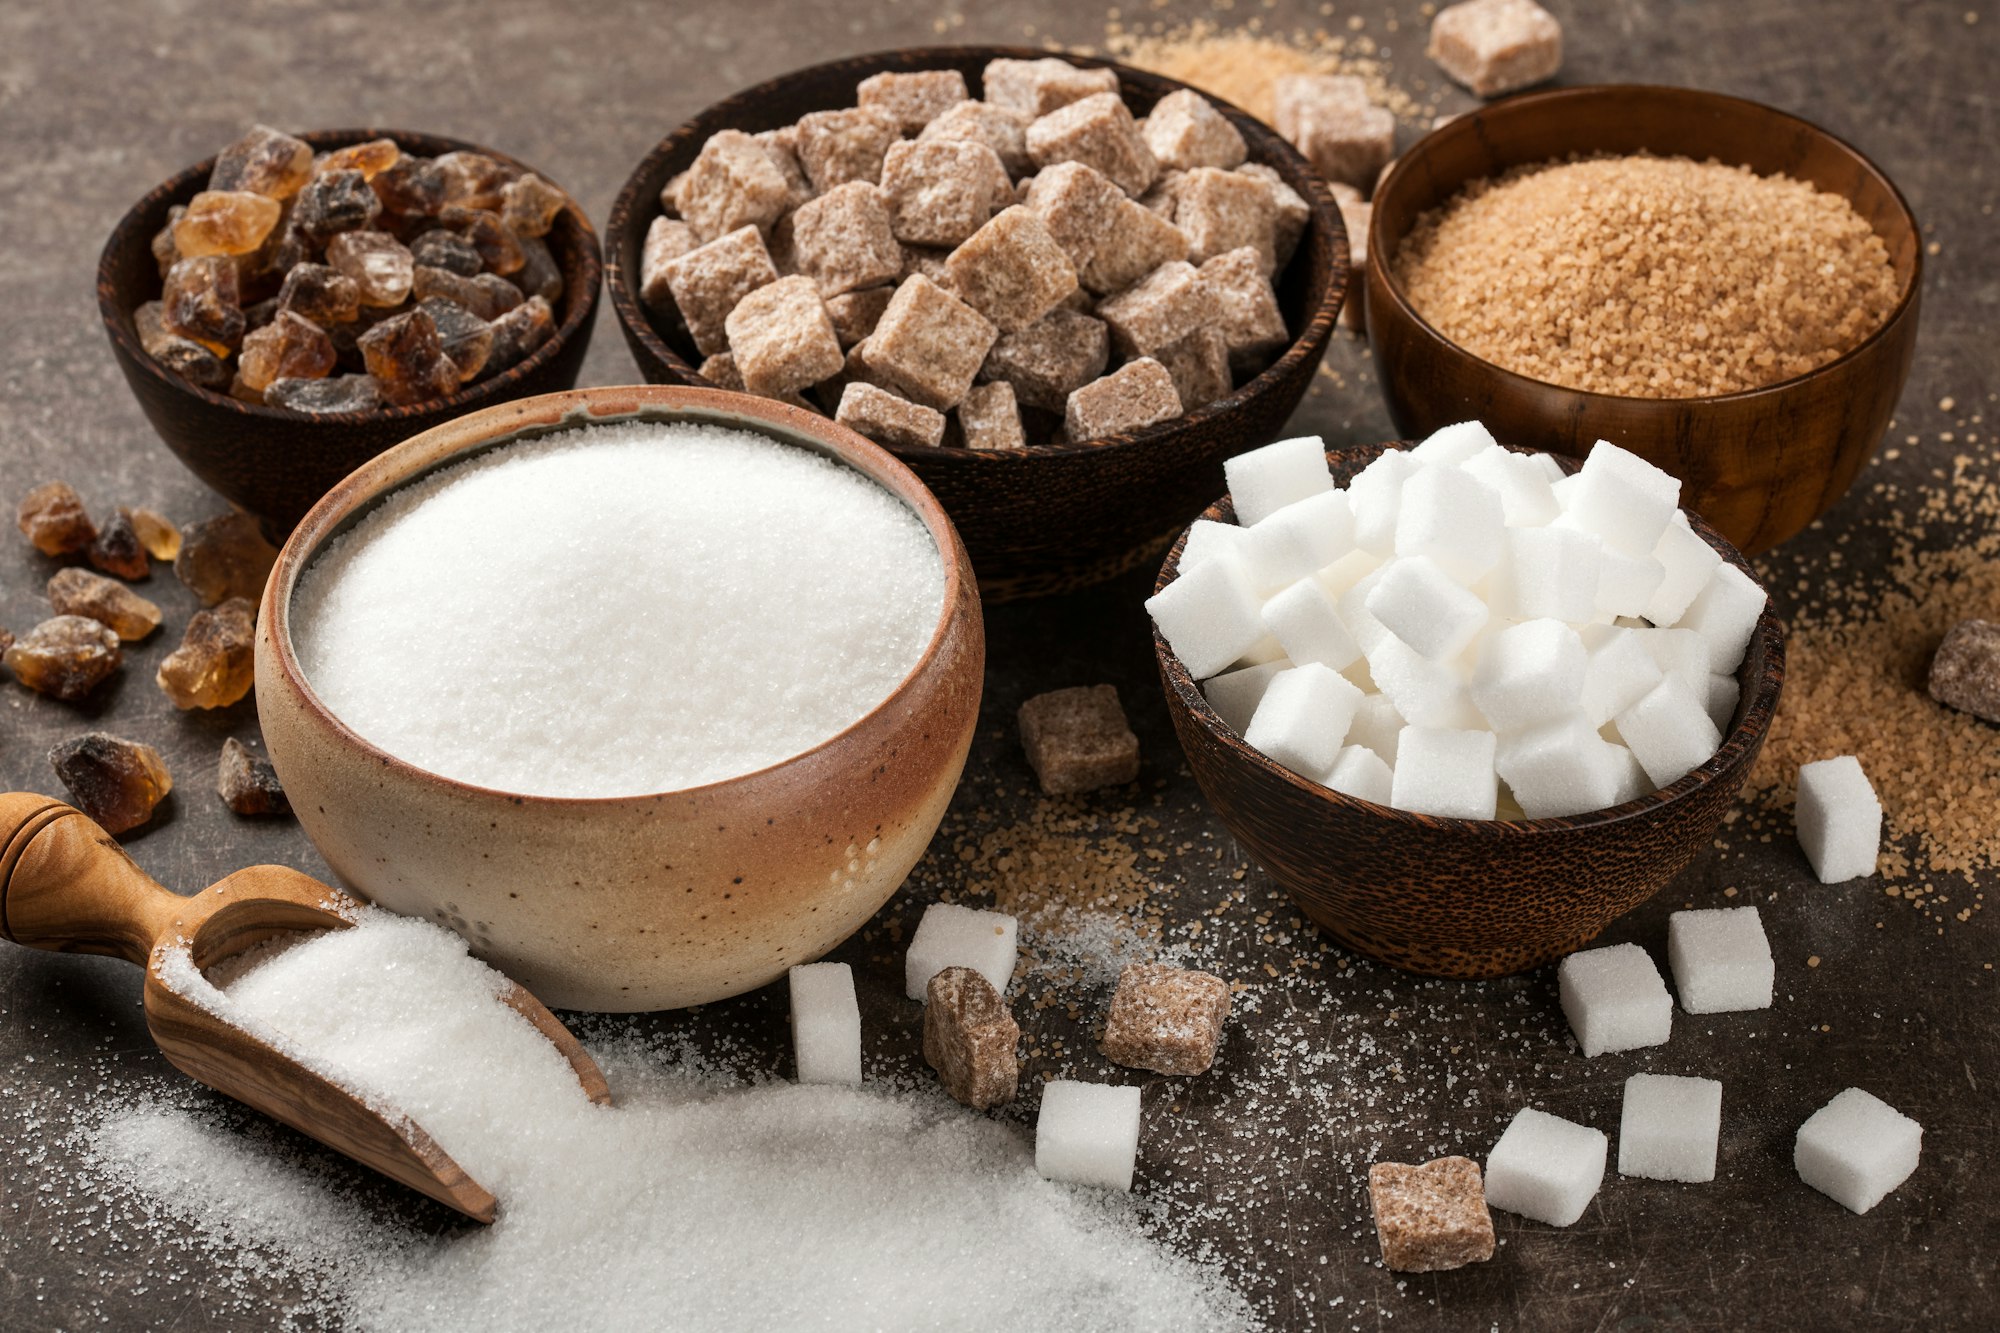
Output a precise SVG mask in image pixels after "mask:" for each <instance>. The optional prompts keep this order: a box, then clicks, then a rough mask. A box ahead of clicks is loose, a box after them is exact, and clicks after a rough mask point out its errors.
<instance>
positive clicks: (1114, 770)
mask: <svg viewBox="0 0 2000 1333" xmlns="http://www.w3.org/2000/svg"><path fill="white" fill-rule="evenodd" d="M1020 726H1021V748H1022V749H1024V750H1026V751H1027V752H1028V766H1029V767H1030V768H1032V769H1034V770H1035V777H1036V778H1037V779H1039V780H1040V782H1041V784H1042V790H1043V791H1044V792H1047V793H1048V794H1049V795H1050V796H1073V795H1075V794H1076V793H1078V792H1085V791H1096V790H1097V789H1098V788H1099V787H1111V786H1116V785H1117V784H1119V783H1121V782H1132V781H1136V780H1137V779H1138V776H1139V738H1138V737H1137V736H1135V735H1133V734H1132V728H1131V727H1130V726H1128V725H1127V724H1126V722H1125V710H1124V709H1123V708H1121V707H1120V706H1119V704H1118V690H1117V687H1116V686H1112V685H1079V686H1076V687H1075V688H1073V689H1067V690H1050V691H1049V692H1048V693H1047V694H1038V695H1036V696H1035V697H1034V698H1032V699H1030V700H1028V701H1027V702H1026V703H1024V704H1022V705H1021V712H1020Z"/></svg>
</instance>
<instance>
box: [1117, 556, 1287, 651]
mask: <svg viewBox="0 0 2000 1333" xmlns="http://www.w3.org/2000/svg"><path fill="white" fill-rule="evenodd" d="M1263 607H1264V604H1263V602H1262V601H1261V600H1260V599H1259V598H1258V596H1257V593H1256V590H1255V589H1254V588H1252V587H1251V584H1250V580H1249V578H1248V577H1247V576H1246V575H1245V573H1244V570H1243V564H1242V562H1241V561H1239V560H1237V559H1235V558H1234V557H1233V556H1230V555H1227V554H1222V555H1217V556H1214V557H1213V558H1211V559H1208V560H1205V561H1203V562H1202V563H1201V564H1199V565H1197V566H1195V567H1194V568H1193V569H1190V570H1182V571H1181V573H1180V575H1179V577H1177V578H1176V579H1175V580H1174V581H1173V582H1172V583H1169V584H1168V585H1167V586H1166V587H1164V588H1162V589H1161V590H1160V591H1159V592H1156V593H1154V594H1153V595H1152V596H1151V597H1149V598H1147V599H1146V613H1147V614H1148V615H1150V616H1152V618H1153V623H1154V624H1155V625H1158V626H1159V627H1160V633H1161V635H1162V636H1164V637H1165V639H1166V641H1167V646H1168V647H1169V648H1172V649H1173V650H1174V655H1175V656H1176V657H1178V658H1180V659H1181V665H1183V666H1185V667H1186V668H1187V669H1188V673H1189V674H1190V675H1192V676H1193V677H1194V678H1195V679H1196V680H1202V679H1204V678H1206V677H1208V676H1213V675H1214V674H1215V673H1216V672H1218V671H1221V670H1223V669H1224V668H1225V667H1228V666H1229V665H1230V664H1231V663H1233V662H1235V661H1237V660H1238V659H1239V658H1241V657H1242V656H1243V655H1244V654H1245V653H1246V652H1248V651H1249V650H1250V649H1251V648H1253V647H1254V646H1256V644H1257V642H1258V641H1259V640H1260V639H1262V638H1263V637H1264V635H1265V629H1264V617H1263V614H1262V612H1263Z"/></svg>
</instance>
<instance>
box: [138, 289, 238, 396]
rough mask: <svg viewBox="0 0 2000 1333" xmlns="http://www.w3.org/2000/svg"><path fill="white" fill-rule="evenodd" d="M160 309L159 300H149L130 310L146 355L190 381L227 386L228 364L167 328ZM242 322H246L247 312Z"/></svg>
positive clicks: (218, 386)
mask: <svg viewBox="0 0 2000 1333" xmlns="http://www.w3.org/2000/svg"><path fill="white" fill-rule="evenodd" d="M163 310H164V307H163V306H162V305H161V304H160V302H158V301H148V302H146V303H145V304H144V305H142V306H140V307H139V308H138V309H137V310H135V311H133V312H132V327H133V330H134V331H135V332H136V333H137V334H138V335H139V346H140V347H142V348H143V349H145V352H146V355H147V356H150V357H152V358H153V360H155V361H157V362H159V363H160V364H161V365H162V366H165V367H166V368H167V369H168V370H171V371H172V372H173V373H174V374H176V375H179V376H180V377H181V378H182V379H184V380H187V381H188V382H189V383H190V384H198V385H200V386H201V387H202V388H204V389H222V388H227V387H228V384H229V366H228V365H227V364H226V363H225V362H224V361H223V360H222V358H221V357H219V356H217V355H216V354H215V353H214V352H211V351H209V350H208V348H206V347H204V346H203V345H202V344H200V343H198V342H196V341H194V339H192V338H183V337H181V336H180V335H179V334H176V333H170V332H168V331H167V326H166V322H165V320H164V319H163V318H162V311H163ZM245 322H246V323H248V316H247V314H246V316H245Z"/></svg>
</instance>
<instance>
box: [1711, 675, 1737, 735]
mask: <svg viewBox="0 0 2000 1333" xmlns="http://www.w3.org/2000/svg"><path fill="white" fill-rule="evenodd" d="M1706 688H1707V696H1706V702H1707V703H1708V720H1709V721H1710V722H1713V723H1714V724H1715V729H1716V730H1717V731H1719V732H1721V733H1722V734H1723V735H1725V736H1727V735H1728V734H1729V732H1730V729H1731V728H1732V727H1733V726H1735V724H1736V702H1737V700H1739V699H1741V698H1742V697H1743V687H1742V686H1741V685H1739V684H1737V683H1736V677H1734V676H1710V677H1709V678H1708V684H1707V687H1706Z"/></svg>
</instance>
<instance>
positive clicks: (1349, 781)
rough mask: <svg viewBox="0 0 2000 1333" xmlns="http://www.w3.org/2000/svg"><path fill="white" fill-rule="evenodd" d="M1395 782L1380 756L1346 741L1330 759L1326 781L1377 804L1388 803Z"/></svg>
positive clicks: (1342, 790)
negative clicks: (1330, 765)
mask: <svg viewBox="0 0 2000 1333" xmlns="http://www.w3.org/2000/svg"><path fill="white" fill-rule="evenodd" d="M1377 697H1380V696H1377ZM1394 782H1395V774H1394V772H1393V771H1392V770H1391V769H1390V767H1389V765H1388V764H1386V763H1384V762H1383V761H1382V756H1380V755H1378V754H1376V753H1375V752H1374V751H1373V750H1371V749H1369V748H1367V747H1366V746H1363V745H1349V746H1347V747H1346V748H1344V749H1343V750H1341V752H1340V758H1338V759H1336V760H1334V761H1333V769H1332V771H1331V772H1329V773H1328V774H1327V775H1326V785H1327V786H1329V787H1331V788H1333V789H1334V790H1335V791H1337V792H1345V793H1346V794H1347V795H1349V796H1353V797H1356V798H1358V799H1360V800H1363V801H1373V802H1374V803H1375V804H1377V805H1387V804H1389V793H1390V791H1391V789H1392V787H1393V784H1394Z"/></svg>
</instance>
